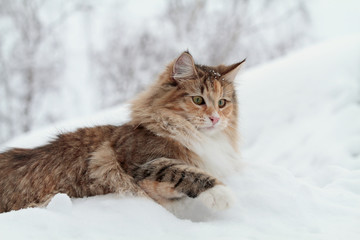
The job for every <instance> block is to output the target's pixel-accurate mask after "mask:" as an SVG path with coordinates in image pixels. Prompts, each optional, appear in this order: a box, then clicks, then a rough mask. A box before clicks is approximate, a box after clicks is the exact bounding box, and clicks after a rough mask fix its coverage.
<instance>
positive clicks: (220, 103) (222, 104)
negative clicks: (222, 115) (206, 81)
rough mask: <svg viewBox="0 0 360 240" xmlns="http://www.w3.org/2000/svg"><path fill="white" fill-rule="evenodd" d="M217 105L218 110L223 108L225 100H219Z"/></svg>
mask: <svg viewBox="0 0 360 240" xmlns="http://www.w3.org/2000/svg"><path fill="white" fill-rule="evenodd" d="M218 104H219V107H220V108H223V107H225V105H226V100H225V99H220V100H219V103H218Z"/></svg>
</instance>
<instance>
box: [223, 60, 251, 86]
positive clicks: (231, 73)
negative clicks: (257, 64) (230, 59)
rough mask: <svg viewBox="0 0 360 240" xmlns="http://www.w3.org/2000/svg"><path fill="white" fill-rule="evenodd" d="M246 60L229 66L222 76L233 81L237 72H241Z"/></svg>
mask: <svg viewBox="0 0 360 240" xmlns="http://www.w3.org/2000/svg"><path fill="white" fill-rule="evenodd" d="M245 61H246V58H245V59H244V60H242V61H241V62H238V63H235V64H233V65H230V66H227V68H226V70H225V72H223V74H222V77H223V78H224V80H226V81H228V82H233V81H234V79H235V77H236V75H237V73H238V72H239V70H240V68H241V66H242V64H243V63H244V62H245Z"/></svg>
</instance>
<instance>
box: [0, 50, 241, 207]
mask: <svg viewBox="0 0 360 240" xmlns="http://www.w3.org/2000/svg"><path fill="white" fill-rule="evenodd" d="M243 62H244V60H243V61H241V62H239V63H236V64H233V65H230V66H224V65H220V66H216V67H209V66H203V65H196V64H195V63H194V60H193V58H192V56H191V55H190V53H189V52H184V53H182V54H181V55H180V56H179V57H178V58H177V59H175V60H174V61H173V62H171V63H170V64H169V65H168V66H167V68H166V69H165V71H164V72H163V73H162V74H161V75H160V76H159V79H158V80H157V81H156V82H155V83H154V84H153V85H152V86H151V87H150V88H148V89H147V90H146V91H145V92H143V93H142V94H140V95H139V96H138V97H137V98H136V99H135V100H134V101H133V102H132V107H131V111H132V112H131V121H129V122H128V123H126V124H124V125H122V126H112V125H106V126H97V127H92V128H82V129H78V130H77V131H75V132H71V133H65V134H60V135H58V136H57V138H56V139H55V140H53V141H52V142H50V143H48V144H46V145H44V146H40V147H37V148H34V149H20V148H15V149H11V150H9V151H7V152H4V153H1V154H0V176H1V178H0V212H7V211H11V210H18V209H21V208H27V207H34V206H45V205H46V204H47V203H48V202H49V200H50V199H51V198H52V197H53V196H54V195H55V194H57V193H66V194H67V195H68V196H70V197H73V198H81V197H87V196H94V195H100V194H108V193H119V194H123V193H130V194H132V195H136V196H145V197H150V198H152V199H154V200H155V201H156V202H158V203H159V204H161V205H163V206H164V207H165V208H167V209H169V210H172V208H173V206H175V205H176V204H179V203H180V202H181V201H182V200H184V199H188V198H196V199H199V201H200V202H202V203H203V204H204V205H205V206H207V207H209V208H212V209H219V210H221V209H225V208H228V207H229V206H230V204H231V203H232V201H233V197H232V192H231V190H229V188H228V187H226V186H225V185H224V184H223V183H222V182H221V180H220V179H221V178H223V177H224V175H226V174H228V172H229V171H231V170H232V169H234V168H236V166H237V160H236V156H237V112H238V109H237V108H238V106H237V102H236V93H235V89H234V84H233V82H234V78H235V76H236V74H237V72H238V70H239V68H240V65H241V64H242V63H243Z"/></svg>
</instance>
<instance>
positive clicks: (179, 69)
mask: <svg viewBox="0 0 360 240" xmlns="http://www.w3.org/2000/svg"><path fill="white" fill-rule="evenodd" d="M194 76H196V70H195V63H194V59H193V58H192V56H191V54H190V53H189V52H188V51H186V52H183V53H182V54H181V55H180V56H179V57H178V58H177V59H176V61H175V63H174V65H173V78H174V79H175V80H181V79H188V78H191V77H194Z"/></svg>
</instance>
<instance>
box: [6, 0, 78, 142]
mask: <svg viewBox="0 0 360 240" xmlns="http://www.w3.org/2000/svg"><path fill="white" fill-rule="evenodd" d="M45 4H46V1H43V0H18V1H7V0H0V9H1V11H0V23H1V24H0V27H1V32H2V34H1V36H0V89H1V90H0V97H1V103H0V141H3V140H5V139H7V138H8V137H10V136H12V135H14V134H18V133H21V132H27V131H29V130H30V129H31V128H32V127H33V126H34V125H35V124H41V123H44V122H47V121H49V120H51V119H52V118H53V115H52V112H51V109H49V111H46V112H45V113H44V112H42V111H41V106H43V104H44V103H46V100H47V99H46V95H47V94H48V93H49V91H55V90H56V86H57V85H56V83H57V81H56V80H57V79H59V78H60V77H61V72H62V71H63V69H64V62H63V47H62V42H61V38H60V37H59V34H58V33H57V31H56V30H57V28H58V26H59V25H61V24H62V23H63V22H64V20H65V19H66V18H67V17H68V16H69V15H70V14H72V13H73V12H74V11H75V10H77V9H78V8H79V7H78V6H77V5H74V6H73V7H71V8H70V9H69V8H68V7H66V8H65V7H63V5H61V4H60V5H59V7H58V8H57V9H56V15H55V16H51V13H49V12H47V11H48V10H49V9H47V10H44V9H45Z"/></svg>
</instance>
